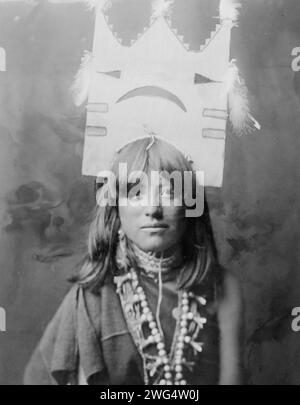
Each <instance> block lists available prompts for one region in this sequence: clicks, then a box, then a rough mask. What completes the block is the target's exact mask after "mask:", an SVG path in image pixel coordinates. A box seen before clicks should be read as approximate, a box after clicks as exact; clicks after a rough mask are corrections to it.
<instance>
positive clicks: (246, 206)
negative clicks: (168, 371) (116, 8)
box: [0, 0, 300, 384]
mask: <svg viewBox="0 0 300 405" xmlns="http://www.w3.org/2000/svg"><path fill="white" fill-rule="evenodd" d="M185 1H186V2H187V3H188V1H189V0H185ZM242 3H243V6H244V7H243V10H242V13H241V19H240V20H241V21H240V27H239V29H237V30H235V31H234V35H233V41H232V56H234V57H236V58H237V59H238V61H239V65H240V68H241V71H242V73H243V75H244V77H245V79H246V82H247V84H248V88H249V92H250V97H251V102H252V108H253V113H254V115H255V117H256V118H257V119H258V121H260V123H261V124H262V128H263V129H262V131H261V132H260V133H258V134H253V135H249V136H246V137H242V138H241V137H236V136H234V135H232V134H230V131H229V134H228V138H227V141H226V160H225V178H224V187H223V188H222V190H208V199H209V206H210V212H211V216H212V221H213V228H214V233H215V237H216V241H217V246H218V250H219V254H220V260H221V263H222V264H224V265H225V266H226V267H227V268H229V269H231V270H232V271H234V272H235V274H236V275H237V276H238V278H239V279H240V281H241V284H242V288H243V292H244V298H245V326H246V351H245V364H246V368H247V375H246V377H247V383H248V384H299V383H300V333H299V334H297V333H295V332H292V330H291V320H292V318H291V316H290V314H291V308H292V307H295V306H300V271H299V270H300V269H299V261H300V254H299V231H298V228H299V225H298V224H299V211H298V206H299V195H298V194H299V173H300V170H299V169H300V168H299V165H300V163H299V161H300V160H299V156H298V155H299V150H300V149H299V139H300V135H299V133H298V132H299V128H300V122H299V121H300V119H299V112H300V104H299V103H300V72H299V73H294V72H293V71H292V69H291V67H290V65H291V61H292V57H291V50H292V49H293V48H294V47H296V46H300V4H299V0H285V1H281V0H244V1H242ZM93 22H94V18H93V13H92V12H88V11H86V9H85V8H84V6H83V5H82V4H80V3H78V4H69V5H68V4H62V2H61V4H49V3H48V2H47V1H40V2H39V1H35V2H34V1H32V2H25V1H20V2H15V1H8V2H3V1H2V2H0V46H2V47H4V48H5V49H6V52H7V72H5V73H4V72H0V107H1V108H0V142H1V147H0V182H1V187H0V221H1V223H0V227H1V231H0V306H2V307H4V308H6V311H7V329H8V331H7V332H6V333H0V384H20V383H22V374H23V370H24V366H25V364H26V362H27V361H28V359H29V356H30V354H31V352H32V350H33V348H34V347H35V345H36V344H37V342H38V340H39V338H40V337H41V334H42V332H43V330H44V328H45V326H46V324H47V322H48V321H49V320H50V318H51V317H52V316H53V314H54V312H55V310H56V309H57V307H58V305H59V303H60V302H61V300H62V297H63V296H64V294H65V293H66V291H67V290H68V288H69V286H70V284H69V283H68V281H67V279H68V277H70V276H71V275H72V274H74V272H75V271H76V269H77V268H78V266H80V263H81V259H82V254H83V253H84V251H85V240H86V224H87V222H88V220H89V215H90V212H91V209H92V207H93V204H94V201H93V183H92V179H90V178H83V177H82V176H81V158H82V147H83V131H84V124H85V109H84V107H82V108H76V107H74V105H73V104H72V99H71V97H70V94H69V87H70V85H71V83H72V79H73V76H74V74H75V73H76V70H77V69H78V66H79V62H80V57H81V55H82V53H83V51H84V50H85V49H91V46H92V35H93ZM191 40H192V39H191Z"/></svg>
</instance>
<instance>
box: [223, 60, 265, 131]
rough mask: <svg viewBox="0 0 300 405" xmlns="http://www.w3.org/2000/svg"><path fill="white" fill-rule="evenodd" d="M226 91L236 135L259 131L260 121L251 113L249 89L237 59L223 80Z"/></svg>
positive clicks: (232, 62) (231, 63)
mask: <svg viewBox="0 0 300 405" xmlns="http://www.w3.org/2000/svg"><path fill="white" fill-rule="evenodd" d="M223 84H224V93H225V94H226V95H227V96H228V108H229V120H230V122H231V125H232V128H233V132H234V133H235V134H236V135H244V134H247V133H249V132H253V131H255V130H256V131H259V130H260V129H261V126H260V124H259V122H258V121H257V120H256V119H255V118H254V117H253V116H252V115H251V112H250V105H249V98H248V89H247V86H246V83H245V80H244V79H242V78H241V77H240V75H239V70H238V67H237V65H236V61H235V60H232V61H231V62H230V65H229V68H228V72H227V74H226V76H225V78H224V81H223Z"/></svg>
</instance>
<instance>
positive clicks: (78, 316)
mask: <svg viewBox="0 0 300 405" xmlns="http://www.w3.org/2000/svg"><path fill="white" fill-rule="evenodd" d="M140 281H141V284H142V286H143V288H144V291H145V293H146V295H147V300H148V302H149V306H150V308H151V311H152V313H153V314H155V313H156V305H157V299H158V285H157V283H156V281H155V280H153V279H151V278H149V277H147V276H146V275H141V276H140ZM202 289H203V291H201V288H200V289H199V294H200V293H201V295H202V296H204V297H205V296H206V297H207V298H208V305H207V306H206V310H205V313H202V314H201V315H203V316H205V317H206V318H207V324H206V325H205V327H204V329H203V330H202V331H201V333H200V336H199V339H200V340H201V342H203V343H204V345H203V352H202V353H199V354H197V356H196V357H195V358H194V360H195V366H194V367H193V370H192V371H191V372H188V376H187V382H188V384H195V385H210V384H213V385H215V384H218V377H219V329H218V323H217V316H216V305H215V304H216V302H215V296H214V294H211V296H210V297H208V294H207V293H205V291H206V288H205V285H204V286H202ZM202 293H203V294H202ZM177 304H178V294H177V291H176V286H175V283H174V281H168V282H164V283H163V300H162V304H161V311H160V319H161V325H162V329H163V332H164V336H165V343H166V348H167V351H168V350H169V349H170V346H171V342H172V339H173V334H174V328H175V324H176V321H175V319H174V311H173V310H174V309H175V308H176V307H177ZM79 364H80V368H81V370H82V373H83V375H84V377H85V379H86V381H87V383H88V384H91V385H129V384H130V385H131V384H132V385H142V384H144V381H143V363H142V358H141V356H140V354H139V352H138V350H137V348H136V347H135V344H134V341H133V339H132V337H131V335H130V332H129V330H128V327H127V325H126V321H125V318H124V315H123V312H122V307H121V304H120V301H119V297H118V295H117V293H116V291H115V286H114V285H112V284H106V285H104V286H103V287H102V288H101V291H100V293H99V294H97V295H96V294H94V293H92V292H90V291H89V290H87V289H84V288H82V287H80V286H77V285H74V286H73V287H72V288H71V290H70V291H69V293H68V294H67V296H66V297H65V299H64V300H63V302H62V304H61V306H60V307H59V309H58V311H57V313H56V314H55V316H54V318H53V319H52V321H51V322H50V323H49V325H48V327H47V329H46V331H45V333H44V335H43V337H42V339H41V341H40V343H39V344H38V347H37V348H36V350H35V352H34V353H33V355H32V358H31V360H30V362H29V364H28V366H27V368H26V372H25V379H24V383H25V384H27V385H51V384H59V385H60V384H63V385H64V384H77V383H78V373H79Z"/></svg>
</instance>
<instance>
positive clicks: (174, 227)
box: [119, 181, 186, 253]
mask: <svg viewBox="0 0 300 405" xmlns="http://www.w3.org/2000/svg"><path fill="white" fill-rule="evenodd" d="M177 198H179V197H177V196H174V195H173V194H172V190H171V187H170V184H169V183H168V182H167V181H162V182H161V184H160V186H159V187H156V186H149V187H148V186H147V189H144V190H143V189H141V190H140V191H139V192H138V195H130V193H129V196H128V198H126V201H125V199H123V200H122V201H121V200H120V202H119V216H120V221H121V228H122V230H123V232H124V233H125V235H126V236H127V237H128V238H129V239H130V240H131V241H132V242H134V243H135V244H136V245H137V246H138V247H139V248H140V249H142V250H143V251H146V252H147V251H152V252H156V253H158V252H167V251H168V250H171V249H172V247H175V246H176V245H177V244H178V242H179V241H180V239H181V238H182V236H183V234H184V232H185V230H186V223H185V216H184V209H183V207H182V206H176V199H177ZM180 198H181V197H180ZM150 201H152V202H153V201H156V202H158V201H159V203H156V204H153V203H150ZM170 201H171V202H172V203H171V204H170V203H169V202H170ZM178 201H179V200H178ZM178 205H180V203H178Z"/></svg>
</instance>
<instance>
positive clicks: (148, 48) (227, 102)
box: [72, 0, 259, 187]
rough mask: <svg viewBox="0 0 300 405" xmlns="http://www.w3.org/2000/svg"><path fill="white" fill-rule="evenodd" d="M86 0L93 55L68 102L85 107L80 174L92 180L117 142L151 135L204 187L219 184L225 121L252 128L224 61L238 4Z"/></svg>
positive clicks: (239, 87)
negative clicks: (199, 175) (175, 152)
mask: <svg viewBox="0 0 300 405" xmlns="http://www.w3.org/2000/svg"><path fill="white" fill-rule="evenodd" d="M87 3H88V5H89V7H90V8H94V9H95V13H96V20H95V33H94V45H93V51H92V52H88V51H86V52H85V54H84V56H83V58H82V63H81V68H80V70H79V72H78V74H77V76H76V78H75V82H74V84H73V87H72V91H73V94H74V98H75V103H76V104H77V105H81V104H83V103H85V102H86V103H87V119H86V133H85V144H84V156H83V166H82V172H83V174H84V175H89V176H97V174H98V173H99V172H100V171H102V170H107V169H108V168H109V167H110V164H111V162H112V160H113V156H114V154H115V153H116V151H118V150H120V148H121V147H122V146H124V145H126V144H128V143H130V142H132V141H134V140H136V139H138V138H143V137H145V136H152V137H155V136H157V137H160V138H162V139H164V140H165V141H167V142H169V143H171V144H172V145H174V146H175V147H177V148H178V149H179V150H180V151H182V152H183V153H184V154H185V155H186V156H188V157H190V158H191V160H192V161H193V163H194V169H195V170H201V171H203V172H204V181H205V185H206V186H214V187H220V186H221V185H222V180H223V167H224V152H225V138H226V124H227V120H228V118H229V119H230V122H231V125H232V128H233V131H234V132H236V133H237V134H242V133H245V132H248V131H250V130H253V129H259V124H258V122H257V121H256V120H255V119H254V118H253V117H252V115H251V114H250V109H249V103H248V98H247V88H246V86H245V83H244V81H243V80H242V79H241V78H240V76H239V72H238V68H237V64H236V62H235V60H231V59H230V38H231V30H232V28H233V27H235V26H236V25H237V19H238V14H239V8H240V4H239V3H236V2H235V1H233V0H221V1H219V0H90V1H87ZM195 43H196V44H197V45H195ZM199 44H200V45H199Z"/></svg>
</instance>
